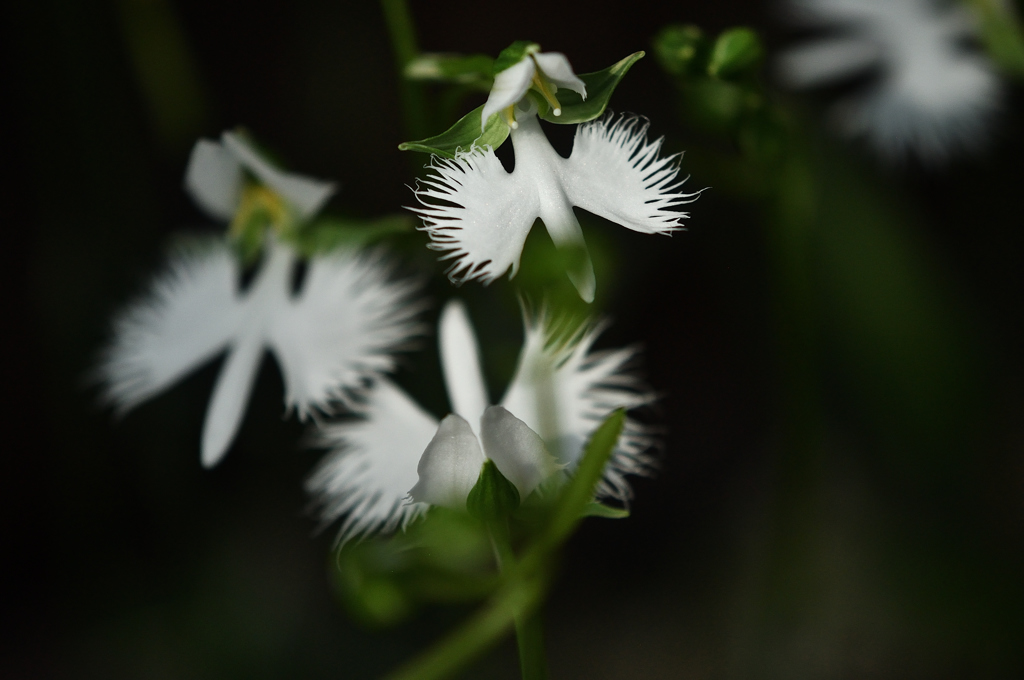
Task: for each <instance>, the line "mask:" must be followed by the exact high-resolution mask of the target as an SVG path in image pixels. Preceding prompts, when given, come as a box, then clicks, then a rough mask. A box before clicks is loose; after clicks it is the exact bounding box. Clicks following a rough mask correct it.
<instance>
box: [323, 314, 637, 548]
mask: <svg viewBox="0 0 1024 680" xmlns="http://www.w3.org/2000/svg"><path fill="white" fill-rule="evenodd" d="M554 325H555V324H554V320H553V319H551V318H550V316H548V315H546V314H541V315H539V317H538V318H536V319H529V318H527V321H526V329H525V338H524V345H523V349H522V351H521V353H520V356H519V363H518V366H517V368H516V372H515V375H514V376H513V378H512V382H511V383H510V385H509V387H508V389H507V390H506V392H505V396H504V398H503V399H502V400H501V403H500V404H499V405H496V406H489V405H488V403H489V400H488V398H487V388H486V385H485V383H484V380H483V375H482V373H481V369H480V360H479V349H478V346H477V342H476V337H475V334H474V332H473V329H472V326H471V325H470V323H469V319H468V317H467V315H466V311H465V308H464V307H463V306H462V304H461V303H459V302H451V303H449V304H448V305H447V306H446V307H445V309H444V310H443V312H442V314H441V319H440V328H439V344H440V352H441V365H442V369H443V372H444V379H445V384H446V387H447V391H448V398H449V402H450V403H451V409H452V415H449V416H447V417H446V418H445V419H444V420H442V421H440V422H439V421H438V419H437V418H435V417H434V416H433V415H431V414H429V413H427V412H426V411H424V410H423V409H422V408H421V407H420V406H419V405H417V404H416V402H415V401H413V400H412V399H411V398H410V397H409V396H408V395H407V394H406V393H405V392H403V391H402V390H401V389H400V388H399V387H397V386H396V385H395V384H394V383H392V382H391V381H389V380H388V379H387V378H381V379H378V380H377V381H376V382H375V385H374V387H373V388H372V389H371V390H368V391H367V392H366V393H365V401H364V402H363V403H362V404H361V405H360V406H359V407H358V408H357V411H358V413H359V414H360V416H361V417H360V418H359V419H355V420H348V421H340V422H329V423H319V424H318V426H319V432H318V434H317V436H316V443H318V444H320V445H323V446H327V447H330V448H331V451H330V453H328V455H327V456H326V457H325V458H324V459H323V460H322V461H321V463H320V465H319V466H318V467H317V469H316V471H315V472H314V473H313V475H312V476H311V477H310V479H309V481H308V482H307V485H306V488H307V490H308V491H309V492H310V494H312V495H313V497H314V500H315V503H316V504H317V505H318V506H319V507H320V513H321V517H322V519H323V521H324V523H325V524H326V523H330V522H333V521H335V520H338V519H339V518H341V517H343V516H344V517H345V519H344V520H343V522H342V526H341V531H340V534H339V540H341V541H345V540H348V539H350V538H352V537H354V536H358V535H363V534H367V533H372V532H375V531H391V530H394V529H395V528H397V527H399V526H403V527H404V526H405V525H406V524H407V523H408V522H410V521H411V520H413V519H414V518H415V517H417V516H419V515H420V514H421V513H422V512H423V511H424V510H425V509H426V508H427V507H429V506H428V503H429V504H438V505H447V506H455V507H463V508H464V507H465V501H466V496H467V495H468V493H469V491H470V489H472V487H473V485H474V484H475V483H476V481H477V477H478V476H479V474H480V468H481V465H482V464H483V463H484V461H485V458H490V459H491V460H493V461H494V463H495V465H496V466H497V467H498V469H499V470H500V471H501V473H502V474H503V475H504V476H505V477H506V478H508V479H509V481H511V482H512V483H513V484H515V485H516V487H517V489H518V491H519V493H520V496H521V497H523V498H525V497H526V496H528V495H529V493H530V492H532V491H533V490H534V489H535V488H536V486H537V484H539V483H540V481H542V480H543V479H544V478H546V477H548V476H550V475H551V474H553V473H554V472H556V471H557V470H558V469H565V470H567V471H568V472H569V473H571V472H572V470H573V469H574V468H575V465H576V464H577V463H578V462H579V460H580V458H581V457H582V455H583V447H584V445H585V443H586V441H587V440H588V439H589V437H590V435H591V434H592V433H593V431H594V430H595V429H597V427H598V425H600V423H601V422H602V421H603V420H604V418H606V417H607V416H608V415H609V414H610V413H611V412H612V411H614V410H615V409H617V408H620V407H624V408H626V409H632V408H635V407H638V406H642V405H644V404H649V403H651V402H652V401H653V400H654V396H653V395H652V394H651V393H650V392H647V391H645V390H643V389H642V388H641V386H640V382H639V379H638V378H637V377H636V376H635V375H633V374H631V373H629V372H627V370H626V368H627V365H628V364H629V363H630V362H631V360H632V359H633V358H634V357H635V356H636V350H635V349H632V348H626V349H617V350H609V351H603V352H591V351H590V349H591V347H592V345H593V343H594V341H595V340H596V339H597V337H598V335H600V333H601V331H602V330H603V326H601V325H597V326H589V327H587V328H586V329H584V330H583V331H581V332H580V333H578V334H577V335H576V336H575V337H574V338H572V339H571V340H569V341H567V342H563V343H557V342H551V336H552V332H553V327H554ZM651 444H652V439H651V437H650V435H649V434H648V432H647V431H646V430H645V428H644V427H643V426H642V425H640V424H639V423H637V422H636V421H635V420H633V419H632V418H629V419H627V421H626V425H625V428H624V430H623V434H622V435H621V437H620V439H619V442H618V444H617V448H616V450H615V453H614V455H613V457H612V460H611V462H610V463H609V465H608V467H607V469H606V470H605V474H604V479H603V480H602V482H601V484H600V486H599V489H598V493H599V495H600V496H602V497H611V498H616V499H619V500H622V501H627V500H628V499H629V498H630V497H631V491H630V488H629V485H628V483H627V481H626V479H625V477H626V475H629V474H642V473H645V472H647V471H648V470H649V469H650V465H651V462H650V458H649V456H648V454H647V451H648V449H649V448H650V446H651Z"/></svg>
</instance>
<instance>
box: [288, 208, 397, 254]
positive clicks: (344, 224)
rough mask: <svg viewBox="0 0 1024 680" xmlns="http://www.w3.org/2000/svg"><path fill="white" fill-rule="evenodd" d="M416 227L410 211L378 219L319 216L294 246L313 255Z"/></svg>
mask: <svg viewBox="0 0 1024 680" xmlns="http://www.w3.org/2000/svg"><path fill="white" fill-rule="evenodd" d="M415 229H416V222H415V220H414V219H413V217H412V216H411V215H385V216H384V217H381V218H378V219H376V220H349V219H338V218H327V219H318V220H316V221H314V222H312V223H311V224H308V225H306V227H304V228H303V229H302V230H301V231H300V232H299V233H298V234H297V235H296V236H295V246H296V248H298V250H299V252H300V253H302V254H303V255H304V256H306V257H312V256H313V255H316V254H318V253H325V252H328V251H330V250H333V249H335V248H363V247H366V246H367V245H369V244H371V243H374V242H375V241H379V240H381V239H385V238H388V237H389V236H395V235H397V234H407V233H410V232H412V231H414V230H415Z"/></svg>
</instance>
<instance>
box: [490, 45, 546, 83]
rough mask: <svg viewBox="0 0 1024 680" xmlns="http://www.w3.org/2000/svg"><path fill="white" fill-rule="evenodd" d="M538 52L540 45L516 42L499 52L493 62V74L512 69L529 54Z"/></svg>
mask: <svg viewBox="0 0 1024 680" xmlns="http://www.w3.org/2000/svg"><path fill="white" fill-rule="evenodd" d="M537 52H540V45H538V44H537V43H535V42H530V41H529V40H517V41H515V42H514V43H512V44H511V45H509V46H508V47H506V48H505V49H503V50H502V51H501V54H499V55H498V58H497V59H495V60H494V74H495V75H497V74H499V73H501V72H502V71H504V70H505V69H507V68H512V67H513V66H515V65H516V64H518V63H519V62H521V61H522V60H523V59H525V58H526V57H528V56H529V55H531V54H536V53H537Z"/></svg>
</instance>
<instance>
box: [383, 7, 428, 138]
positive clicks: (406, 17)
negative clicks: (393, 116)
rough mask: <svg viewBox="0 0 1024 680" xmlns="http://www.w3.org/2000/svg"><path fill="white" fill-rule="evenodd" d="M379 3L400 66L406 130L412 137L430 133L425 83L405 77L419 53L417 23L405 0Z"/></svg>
mask: <svg viewBox="0 0 1024 680" xmlns="http://www.w3.org/2000/svg"><path fill="white" fill-rule="evenodd" d="M380 4H381V9H382V10H383V11H384V21H385V22H386V23H387V25H388V34H389V35H390V36H391V47H392V50H393V51H394V55H395V66H396V67H397V69H398V81H399V92H400V95H401V99H402V115H403V118H404V119H405V131H406V134H407V135H408V136H409V138H410V139H423V138H424V137H426V136H427V135H428V134H429V132H428V128H429V126H428V125H427V119H426V113H427V109H426V102H425V98H424V93H423V87H422V86H421V85H420V84H419V83H416V82H414V81H412V80H409V79H408V78H406V77H405V67H406V65H407V64H408V63H409V62H410V61H412V60H413V59H415V58H416V57H417V56H419V53H420V48H419V45H418V43H417V40H416V24H415V22H413V20H412V14H411V13H410V12H409V5H408V3H407V2H406V0H381V2H380Z"/></svg>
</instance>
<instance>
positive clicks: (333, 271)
mask: <svg viewBox="0 0 1024 680" xmlns="http://www.w3.org/2000/svg"><path fill="white" fill-rule="evenodd" d="M243 167H244V168H246V169H247V170H249V171H251V172H253V173H254V174H256V175H257V176H258V177H260V178H261V179H264V180H265V181H267V183H268V184H269V185H271V186H273V187H275V188H276V189H277V190H279V191H281V192H282V195H284V196H285V197H286V198H287V200H289V201H292V202H293V203H294V205H296V206H297V207H298V208H297V209H298V210H300V211H301V212H302V213H303V214H304V215H305V216H307V217H308V216H311V215H312V213H311V211H313V210H315V209H316V208H317V207H319V205H320V204H322V203H323V201H324V200H326V198H327V196H329V194H330V191H333V188H332V185H329V184H327V183H324V182H318V181H314V180H309V179H307V178H302V177H298V176H295V175H285V174H284V173H281V172H280V171H278V170H276V169H274V168H272V167H270V166H269V165H267V164H266V162H265V161H263V160H262V159H260V158H259V157H258V156H256V155H255V154H254V153H253V152H252V150H251V149H249V148H248V147H247V146H245V144H244V143H243V142H241V140H239V139H238V138H237V136H236V135H233V134H231V133H225V135H224V137H223V140H222V144H216V143H213V142H208V141H206V140H203V141H200V142H199V143H198V144H197V145H196V147H195V149H194V150H193V153H192V160H191V161H190V163H189V168H188V172H187V173H186V185H187V186H188V187H189V190H190V192H191V193H192V194H193V196H194V197H195V198H196V200H197V201H198V202H199V203H200V205H201V206H202V207H204V209H206V210H208V211H209V212H210V213H211V214H213V215H215V216H217V217H221V218H223V219H229V218H230V216H231V215H230V212H229V211H230V209H232V207H234V208H238V207H239V204H238V201H239V200H241V199H239V198H238V194H239V192H240V191H242V189H241V188H240V183H241V181H242V180H241V168H243ZM298 264H299V256H298V254H297V253H296V252H295V250H294V249H293V248H292V247H291V246H289V245H287V244H285V243H282V242H280V241H279V240H278V239H276V238H275V237H274V236H273V235H271V236H268V237H267V239H266V241H265V246H264V256H263V262H262V263H261V264H260V266H259V270H258V272H257V273H256V275H255V277H254V278H253V280H252V282H251V284H250V285H249V286H248V287H247V288H246V289H244V290H243V289H242V288H241V285H240V284H241V280H242V265H241V263H240V262H239V258H238V256H237V254H236V252H235V250H234V249H233V248H232V247H231V246H230V245H229V244H228V243H227V242H226V241H225V240H223V239H209V240H208V241H206V242H204V243H197V244H193V245H192V246H191V247H189V248H184V249H182V250H180V251H179V252H177V253H175V254H174V255H173V256H172V257H171V261H170V263H169V265H168V267H167V269H166V270H165V271H164V272H163V273H162V274H160V275H159V276H157V277H156V279H155V280H154V282H153V283H152V285H151V286H150V290H149V292H148V293H146V294H145V295H144V296H143V297H142V298H140V299H139V300H137V301H136V302H134V303H133V304H131V305H129V306H128V307H127V308H126V309H124V310H122V311H121V313H120V314H119V315H118V316H117V317H116V318H115V319H114V323H113V338H112V340H111V342H110V344H109V346H108V347H107V348H106V349H105V351H104V353H103V357H102V361H101V364H100V366H99V369H98V376H99V378H100V380H101V381H102V382H103V383H104V399H105V400H106V401H107V402H108V403H110V404H112V405H114V407H115V408H116V409H117V411H118V412H120V413H125V412H127V411H129V410H131V409H132V408H134V407H135V406H137V405H138V404H140V403H142V402H144V401H146V400H147V399H149V398H151V397H153V396H155V395H157V394H159V393H160V392H163V391H164V390H166V389H168V388H169V387H170V386H172V385H173V384H174V383H176V382H178V381H179V380H181V379H182V378H184V377H185V376H186V375H188V374H189V373H191V372H192V371H193V370H195V369H196V368H198V367H199V366H201V365H203V364H205V363H207V362H208V361H210V360H212V359H214V358H215V357H217V356H218V355H221V354H225V353H226V358H225V360H224V365H223V367H222V369H221V372H220V375H219V376H218V378H217V382H216V384H215V385H214V389H213V396H212V397H211V399H210V405H209V407H208V409H207V412H206V421H205V423H204V425H203V434H202V443H201V459H202V462H203V465H205V466H207V467H211V466H213V465H216V464H217V463H218V462H220V460H221V459H222V458H223V457H224V454H225V453H226V452H227V449H228V447H229V446H230V444H231V442H232V440H233V439H234V437H235V434H236V432H237V431H238V427H239V425H240V424H241V421H242V417H243V415H244V413H245V406H246V404H247V403H248V400H249V393H250V392H251V391H252V386H253V382H254V381H255V379H256V374H257V372H258V369H259V367H260V364H261V362H262V359H263V355H264V353H265V352H266V350H270V351H271V352H272V353H273V354H274V356H275V357H276V359H277V362H278V365H279V366H280V368H281V373H282V375H283V377H284V382H285V405H286V408H287V409H288V410H289V411H291V410H292V409H294V410H295V411H296V412H297V413H298V415H299V418H300V419H302V420H304V419H306V418H307V417H308V416H309V415H310V414H312V413H314V412H315V411H320V412H324V413H330V412H331V411H332V410H333V404H335V403H336V402H342V403H344V402H346V401H348V399H349V397H348V394H347V390H350V389H353V388H358V387H360V386H361V384H362V382H363V380H364V378H366V377H368V376H373V375H377V374H379V373H381V372H383V371H389V370H391V368H392V367H393V364H394V361H393V359H392V358H391V355H390V354H391V352H392V351H394V350H397V349H401V348H403V347H404V346H405V345H406V344H407V343H408V341H409V339H410V337H411V336H413V335H416V334H418V333H419V331H420V327H419V325H418V324H417V323H416V321H415V318H414V317H415V316H416V314H417V313H418V311H419V310H420V307H419V306H418V305H417V304H415V303H412V302H411V299H412V297H413V293H414V288H415V286H414V285H412V284H411V283H409V282H407V281H405V282H403V281H391V280H389V275H390V268H389V267H388V266H387V265H386V264H385V263H384V262H383V261H382V258H381V256H380V255H379V254H369V255H358V254H355V253H353V252H350V251H343V250H336V251H333V252H331V253H329V254H327V255H321V256H317V257H314V258H312V259H311V260H309V262H308V266H307V270H306V275H305V278H304V280H303V282H302V286H301V289H300V290H298V291H293V284H292V280H293V277H294V274H295V273H296V267H297V266H298Z"/></svg>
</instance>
